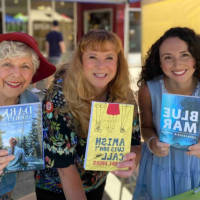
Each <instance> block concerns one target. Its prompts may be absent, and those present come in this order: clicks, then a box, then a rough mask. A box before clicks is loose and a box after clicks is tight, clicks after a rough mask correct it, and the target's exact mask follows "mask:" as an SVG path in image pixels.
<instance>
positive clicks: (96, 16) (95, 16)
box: [84, 9, 112, 33]
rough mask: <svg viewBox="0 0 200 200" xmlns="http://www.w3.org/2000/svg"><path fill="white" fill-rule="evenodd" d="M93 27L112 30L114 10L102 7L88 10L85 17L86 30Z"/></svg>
mask: <svg viewBox="0 0 200 200" xmlns="http://www.w3.org/2000/svg"><path fill="white" fill-rule="evenodd" d="M92 29H105V30H107V31H112V10H111V9H102V10H100V9H99V10H95V11H86V12H85V18H84V32H85V33H87V32H88V31H89V30H92Z"/></svg>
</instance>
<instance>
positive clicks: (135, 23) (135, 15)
mask: <svg viewBox="0 0 200 200" xmlns="http://www.w3.org/2000/svg"><path fill="white" fill-rule="evenodd" d="M129 19H130V22H129V52H140V51H141V23H140V20H141V13H140V12H138V11H130V12H129Z"/></svg>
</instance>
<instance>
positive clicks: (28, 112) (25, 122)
mask: <svg viewBox="0 0 200 200" xmlns="http://www.w3.org/2000/svg"><path fill="white" fill-rule="evenodd" d="M42 140H43V133H42V106H41V103H39V102H38V103H29V104H18V105H11V106H1V107H0V149H6V150H8V153H9V154H13V155H14V156H15V158H14V160H12V161H10V162H9V164H8V165H7V167H6V168H5V172H6V173H9V172H16V171H25V170H36V169H43V168H44V159H43V145H42Z"/></svg>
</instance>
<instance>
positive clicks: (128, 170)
mask: <svg viewBox="0 0 200 200" xmlns="http://www.w3.org/2000/svg"><path fill="white" fill-rule="evenodd" d="M135 158H136V154H135V153H134V152H131V153H128V154H126V155H125V157H124V160H123V161H122V162H119V163H118V165H117V168H119V169H121V170H116V171H113V172H112V173H113V174H115V175H117V176H120V177H123V178H126V177H129V176H131V175H132V173H133V172H134V170H135V168H136V163H135ZM123 168H125V169H123Z"/></svg>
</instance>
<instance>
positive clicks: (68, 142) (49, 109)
mask: <svg viewBox="0 0 200 200" xmlns="http://www.w3.org/2000/svg"><path fill="white" fill-rule="evenodd" d="M62 83H63V79H62V78H58V79H57V80H55V81H54V86H53V87H52V88H50V89H49V90H48V91H47V93H46V96H45V99H44V101H43V123H44V125H43V126H44V149H45V163H46V169H45V170H41V171H37V172H36V176H35V178H36V187H37V188H40V189H44V190H48V191H51V192H55V193H62V192H63V191H62V186H61V182H60V178H59V175H58V172H57V169H56V168H65V167H69V166H70V165H73V164H75V165H76V166H77V169H78V171H79V173H80V177H81V179H82V183H83V187H84V190H85V191H86V192H88V191H91V190H92V189H95V188H98V186H99V185H101V184H102V183H103V182H104V181H105V180H106V176H107V172H102V171H85V170H84V168H83V163H84V156H85V149H86V142H87V138H81V137H80V136H78V135H77V133H76V131H75V130H77V126H79V123H78V122H77V121H76V120H75V119H74V117H73V116H72V114H71V113H70V112H60V110H62V108H63V107H64V106H66V104H67V103H66V102H65V99H64V95H63V92H62ZM139 144H140V131H139V121H138V118H137V117H136V118H135V120H134V122H133V136H132V145H139Z"/></svg>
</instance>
